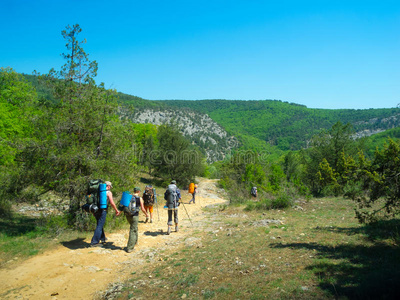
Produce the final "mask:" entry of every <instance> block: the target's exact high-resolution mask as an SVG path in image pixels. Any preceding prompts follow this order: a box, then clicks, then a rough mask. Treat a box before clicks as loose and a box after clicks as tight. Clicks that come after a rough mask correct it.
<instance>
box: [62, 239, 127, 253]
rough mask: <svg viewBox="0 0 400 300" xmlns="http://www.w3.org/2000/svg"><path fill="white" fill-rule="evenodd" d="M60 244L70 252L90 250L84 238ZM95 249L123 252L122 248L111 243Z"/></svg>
mask: <svg viewBox="0 0 400 300" xmlns="http://www.w3.org/2000/svg"><path fill="white" fill-rule="evenodd" d="M61 244H62V245H63V246H64V247H66V248H68V249H71V250H78V249H85V248H92V247H90V243H88V242H85V239H84V238H77V239H75V240H72V241H67V242H61ZM92 249H93V250H95V249H109V250H124V248H122V247H119V246H115V245H114V243H113V242H107V243H105V244H103V245H102V247H93V248H92Z"/></svg>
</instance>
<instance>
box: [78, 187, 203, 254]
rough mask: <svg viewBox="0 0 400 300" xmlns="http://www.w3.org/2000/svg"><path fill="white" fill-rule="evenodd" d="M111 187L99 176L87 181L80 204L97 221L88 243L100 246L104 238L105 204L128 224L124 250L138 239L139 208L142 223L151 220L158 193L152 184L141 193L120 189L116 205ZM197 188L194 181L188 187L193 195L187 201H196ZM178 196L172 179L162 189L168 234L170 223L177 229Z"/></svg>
mask: <svg viewBox="0 0 400 300" xmlns="http://www.w3.org/2000/svg"><path fill="white" fill-rule="evenodd" d="M193 185H194V184H193ZM111 189H112V183H111V182H110V181H102V180H100V179H98V180H91V181H89V184H88V191H87V196H86V204H85V205H83V206H82V209H83V210H85V211H86V212H89V213H92V214H93V215H94V217H95V218H96V221H97V223H96V229H95V231H94V234H93V237H92V240H91V242H90V246H91V247H102V246H103V244H104V243H106V242H107V238H106V236H105V233H104V225H105V222H106V217H107V210H108V206H111V207H112V208H113V209H114V211H115V215H116V216H119V215H120V214H121V213H122V212H123V213H124V215H125V217H126V220H127V221H128V223H129V225H130V227H129V238H128V243H127V247H126V252H128V253H130V252H132V251H133V250H134V248H135V245H136V244H137V243H138V224H139V211H140V210H141V211H142V212H143V214H144V215H145V217H146V220H145V223H148V222H150V223H153V211H154V210H153V207H154V205H155V204H156V203H157V194H156V191H155V189H154V188H153V187H152V186H151V185H148V186H146V187H145V190H144V192H143V194H142V196H141V195H140V193H141V190H140V188H139V187H135V188H134V190H133V195H132V194H130V192H123V193H122V198H121V201H120V204H119V206H118V208H117V206H116V204H115V202H114V199H113V194H112V192H111ZM196 189H197V185H196V187H195V189H194V190H191V188H190V187H189V192H190V193H191V194H192V196H193V198H192V200H190V202H192V201H193V203H195V193H196ZM181 199H182V197H181V192H180V189H179V188H178V187H177V185H176V181H175V180H172V181H171V183H170V184H169V185H168V187H167V189H166V191H165V193H164V200H165V201H166V204H165V206H164V208H165V209H167V210H168V222H167V225H168V229H167V235H169V234H171V231H172V229H171V227H172V226H173V225H175V232H178V231H179V227H178V221H179V220H178V207H179V205H180V200H181Z"/></svg>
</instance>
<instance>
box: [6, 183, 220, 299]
mask: <svg viewBox="0 0 400 300" xmlns="http://www.w3.org/2000/svg"><path fill="white" fill-rule="evenodd" d="M198 190H199V194H197V197H196V199H197V200H196V204H195V205H193V204H190V205H188V204H187V203H188V202H189V200H190V198H191V195H189V194H188V193H187V191H182V196H183V202H184V204H185V207H186V209H187V211H188V213H189V215H190V217H191V219H192V222H193V223H194V224H195V226H194V227H193V226H192V225H191V223H190V220H189V219H188V217H187V214H186V212H185V211H184V208H183V206H182V205H181V206H180V211H179V219H180V231H179V232H178V233H175V232H172V233H171V235H169V236H168V235H166V234H165V231H166V229H167V226H166V223H167V212H166V211H164V210H162V209H161V210H159V216H160V220H158V215H157V211H156V210H154V221H155V222H154V223H152V224H150V223H147V224H145V223H143V221H144V217H143V214H142V213H141V215H140V218H139V220H140V223H139V245H138V246H136V248H135V251H134V252H132V253H129V254H128V253H126V252H125V251H124V248H125V246H126V243H127V239H128V232H127V231H126V230H125V231H121V232H117V233H113V234H108V235H107V238H108V240H109V243H107V245H106V246H105V247H104V248H90V247H88V245H89V243H90V240H83V239H81V240H75V241H70V242H68V243H64V244H63V245H60V246H59V247H57V248H56V249H55V250H52V251H48V252H45V253H43V254H41V255H37V256H35V257H33V258H31V259H29V260H27V261H24V262H23V263H21V264H20V265H17V266H14V267H13V268H11V269H8V268H3V269H0V278H1V280H0V299H88V298H89V299H91V298H93V296H94V294H95V293H96V292H97V291H101V290H105V289H106V288H107V286H108V285H109V284H110V283H113V282H118V281H123V280H124V279H126V278H127V276H128V275H129V274H131V273H132V272H134V271H135V269H137V268H139V267H140V266H141V265H143V264H144V263H145V261H146V259H148V258H149V257H150V258H153V259H156V257H155V256H156V255H157V252H158V251H160V250H162V249H165V248H166V247H168V248H171V247H179V246H182V245H184V244H183V243H184V242H185V240H186V239H187V238H188V237H190V233H191V232H192V231H193V230H195V229H196V227H198V225H199V224H201V221H202V220H203V219H205V218H207V214H206V213H204V212H203V211H202V210H201V207H204V206H207V205H211V204H220V203H224V202H225V200H224V199H221V198H219V197H218V196H217V188H216V187H215V181H214V180H209V179H201V181H200V184H199V189H198ZM160 198H162V197H160V196H159V199H160ZM161 203H162V202H161V201H160V204H161ZM199 228H201V227H198V229H199ZM198 229H197V230H198Z"/></svg>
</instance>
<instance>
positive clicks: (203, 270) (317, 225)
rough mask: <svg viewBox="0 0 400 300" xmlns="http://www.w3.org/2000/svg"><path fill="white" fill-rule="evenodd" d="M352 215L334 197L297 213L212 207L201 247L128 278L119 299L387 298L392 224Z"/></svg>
mask: <svg viewBox="0 0 400 300" xmlns="http://www.w3.org/2000/svg"><path fill="white" fill-rule="evenodd" d="M353 208H354V205H353V203H352V202H350V201H348V200H344V199H341V198H325V199H317V200H312V201H310V202H308V203H307V204H305V205H303V207H302V209H297V210H294V209H288V210H272V211H267V212H247V211H244V210H243V209H242V208H240V207H236V208H235V207H228V208H224V209H218V208H215V209H214V211H213V215H214V216H215V215H216V214H218V220H219V221H220V223H218V222H215V223H210V224H207V225H205V227H204V231H198V232H197V233H196V234H194V236H195V237H197V238H201V239H202V246H201V247H195V246H193V247H184V248H182V249H180V250H178V251H175V252H173V253H167V252H165V253H163V254H162V255H161V256H160V257H159V259H160V260H159V261H158V262H157V264H153V265H149V266H146V267H145V268H144V269H143V270H142V271H139V272H137V273H135V274H134V275H133V276H132V279H131V280H130V281H129V282H127V283H125V284H124V289H125V291H123V292H122V293H119V294H118V295H119V297H120V298H123V299H126V298H128V299H129V298H136V297H143V298H147V297H157V298H160V299H167V298H169V299H177V298H181V299H184V298H188V299H265V298H267V299H333V298H337V299H394V298H396V297H397V296H398V295H399V292H398V288H397V287H396V284H397V283H398V282H399V281H400V271H399V266H400V253H399V248H398V245H397V242H398V235H397V238H396V230H397V228H400V227H399V222H398V220H394V221H390V222H391V223H387V222H386V223H384V224H379V226H376V227H370V226H362V225H360V224H358V222H357V220H356V219H355V218H354V211H353ZM213 224H214V225H213ZM210 226H213V227H210ZM115 296H116V294H114V295H113V297H115Z"/></svg>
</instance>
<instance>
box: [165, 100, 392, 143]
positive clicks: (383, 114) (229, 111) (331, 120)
mask: <svg viewBox="0 0 400 300" xmlns="http://www.w3.org/2000/svg"><path fill="white" fill-rule="evenodd" d="M163 103H167V104H168V105H170V106H173V107H180V108H182V107H188V108H190V109H194V110H198V111H200V112H202V113H207V114H208V115H209V116H210V117H211V118H212V119H213V120H214V121H216V122H217V123H219V124H220V125H221V126H223V127H224V128H225V129H226V130H227V131H228V132H229V133H230V134H232V135H235V136H242V139H241V141H242V142H246V140H247V139H246V138H245V137H246V136H251V137H255V138H257V139H258V140H260V141H262V142H266V143H268V144H271V145H275V146H277V147H278V148H279V149H281V150H297V149H300V148H302V147H305V146H306V143H307V141H308V140H309V139H310V138H311V137H312V136H313V135H314V134H316V133H317V132H318V131H320V130H321V129H329V128H330V127H331V126H332V125H333V124H335V123H336V122H338V121H341V122H342V123H344V124H346V123H350V124H352V125H353V126H354V129H355V130H356V131H357V132H359V131H363V130H367V131H371V132H372V133H373V131H374V130H381V131H382V130H386V129H389V128H393V127H397V126H399V125H400V109H399V108H388V109H365V110H355V109H337V110H335V109H311V108H307V107H306V106H303V105H298V104H295V103H288V102H282V101H278V100H263V101H239V100H199V101H185V100H167V101H163ZM249 143H251V142H250V141H249ZM244 146H246V148H247V147H252V146H254V145H251V144H248V143H247V144H245V145H244Z"/></svg>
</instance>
